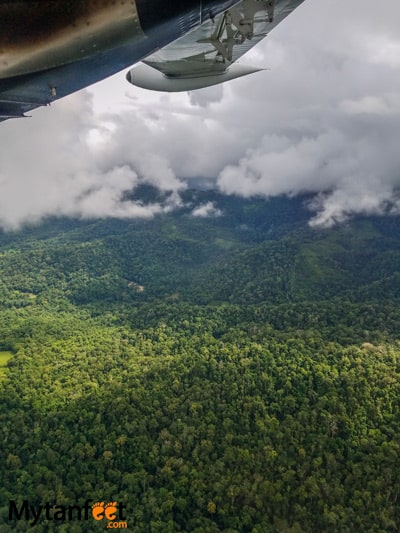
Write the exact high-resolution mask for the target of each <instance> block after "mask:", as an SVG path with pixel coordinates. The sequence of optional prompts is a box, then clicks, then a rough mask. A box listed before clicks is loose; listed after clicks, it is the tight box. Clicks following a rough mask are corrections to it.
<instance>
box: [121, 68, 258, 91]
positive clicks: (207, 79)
mask: <svg viewBox="0 0 400 533" xmlns="http://www.w3.org/2000/svg"><path fill="white" fill-rule="evenodd" d="M261 70H264V69H262V68H259V67H251V66H249V65H240V64H236V63H235V64H233V65H231V66H230V67H228V68H227V70H225V71H223V72H221V73H214V74H209V75H203V76H195V77H185V78H184V77H172V76H165V75H164V74H163V73H162V72H160V71H159V70H157V69H155V68H153V67H150V66H149V65H146V64H145V63H140V64H139V65H138V66H136V67H134V68H132V69H131V70H130V71H129V72H128V73H127V75H126V79H127V80H128V81H129V83H132V85H136V87H141V88H142V89H149V90H151V91H162V92H169V93H170V92H180V91H193V90H196V89H203V88H204V87H211V86H212V85H218V84H219V83H224V82H225V81H229V80H234V79H235V78H240V77H242V76H247V75H248V74H253V73H254V72H260V71H261Z"/></svg>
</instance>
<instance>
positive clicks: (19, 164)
mask: <svg viewBox="0 0 400 533" xmlns="http://www.w3.org/2000/svg"><path fill="white" fill-rule="evenodd" d="M399 16H400V5H399V4H398V2H396V1H395V0H386V3H385V9H380V10H378V9H377V8H376V2H374V1H373V0H353V2H352V3H351V10H350V9H349V4H348V2H346V0H335V1H333V0H318V1H317V0H306V2H305V3H304V4H303V5H302V6H301V7H300V8H299V9H298V10H297V11H296V12H295V13H294V14H293V15H291V16H290V17H289V18H288V19H287V20H286V21H284V22H283V23H282V25H281V26H279V27H278V28H277V29H276V30H275V31H274V32H273V33H272V34H271V35H270V36H269V38H268V39H267V40H266V41H264V42H265V44H262V45H260V46H258V47H257V48H256V49H255V50H254V51H252V52H251V53H250V54H249V55H248V56H247V57H245V58H244V59H243V60H242V61H244V62H247V63H256V64H257V65H261V66H268V67H270V68H271V70H269V71H265V72H262V73H258V74H255V75H253V76H250V77H248V78H243V79H240V80H236V81H233V82H231V83H229V84H226V85H224V86H223V87H216V88H211V89H207V90H203V91H199V92H197V93H191V94H181V95H160V94H157V93H149V92H146V91H142V90H140V89H135V88H133V87H130V86H129V87H128V86H127V85H125V80H124V76H123V74H120V75H118V76H117V77H114V78H112V79H110V80H108V81H105V82H103V83H102V84H99V85H98V86H96V87H94V88H93V90H92V91H90V92H89V91H83V92H80V93H78V94H76V95H72V96H71V97H69V98H67V99H65V100H63V101H60V102H57V103H56V104H54V105H53V106H52V108H51V109H49V108H46V109H41V110H38V111H36V112H34V113H33V118H31V119H26V120H18V121H14V122H11V121H9V122H6V123H4V124H2V125H0V225H2V226H3V227H6V228H7V227H8V228H9V227H18V226H19V225H21V224H23V223H27V222H35V221H38V220H40V219H41V218H42V217H44V216H46V215H51V214H57V215H69V216H79V217H97V216H99V217H106V216H117V217H146V216H153V215H154V214H157V213H159V212H162V211H165V210H169V209H172V208H173V207H174V206H175V205H177V203H179V191H181V190H182V189H184V188H185V178H199V177H200V178H204V179H209V178H218V180H217V184H218V187H219V188H220V190H221V191H222V192H224V193H226V194H237V195H242V196H245V197H249V196H253V195H262V196H274V195H279V194H289V195H293V194H296V193H299V192H305V191H310V192H315V193H317V197H316V200H315V201H314V202H313V204H312V205H311V206H310V209H311V210H312V213H311V214H310V217H312V221H311V223H312V224H315V225H325V226H329V225H332V224H333V223H335V222H338V221H342V220H345V219H346V218H347V217H349V216H351V215H352V214H354V213H379V212H399V210H400V204H399V200H398V197H397V196H396V190H398V189H399V186H400V172H399V170H398V169H399V168H400V150H399V149H398V138H399V137H400V59H399V58H400V37H399V34H398V24H397V21H398V18H399ZM116 84H118V87H121V89H116V87H117V85H116ZM125 92H127V94H125ZM118 95H119V96H118ZM140 183H149V184H152V185H155V186H156V187H158V188H159V189H160V190H162V191H170V195H169V196H168V199H167V201H166V202H165V203H163V204H159V203H157V204H150V205H142V204H141V203H139V202H137V201H134V200H127V199H126V198H127V196H126V193H127V192H129V191H131V190H133V189H134V188H135V187H136V186H137V185H138V184H140ZM212 207H213V209H218V206H212ZM214 214H215V213H214Z"/></svg>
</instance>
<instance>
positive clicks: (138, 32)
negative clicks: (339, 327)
mask: <svg viewBox="0 0 400 533" xmlns="http://www.w3.org/2000/svg"><path fill="white" fill-rule="evenodd" d="M302 2H303V0H241V1H240V2H237V1H236V0H174V2H166V1H165V0H131V1H129V2H126V1H122V0H121V1H120V2H116V1H115V0H102V1H101V2H99V1H98V0H79V1H78V0H76V1H74V2H67V3H66V2H65V1H64V0H52V2H47V1H46V2H42V1H39V0H36V1H35V2H33V1H32V0H18V1H15V2H14V1H13V2H1V0H0V23H1V27H2V30H0V121H2V120H7V119H9V118H18V117H24V116H25V113H27V112H29V111H31V110H32V109H35V108H37V107H40V106H47V105H49V104H51V103H52V102H54V101H56V100H57V99H59V98H62V97H64V96H66V95H68V94H71V93H73V92H75V91H77V90H79V89H82V88H84V87H87V86H89V85H91V84H93V83H95V82H97V81H99V80H101V79H104V78H106V77H108V76H111V75H112V74H115V73H117V72H119V71H121V70H123V69H125V68H127V67H128V66H129V65H133V64H135V63H137V62H138V61H141V60H142V61H143V59H144V62H143V63H140V64H139V66H138V67H137V68H134V69H132V70H130V71H129V72H128V74H127V76H126V77H127V79H128V81H130V82H131V83H133V84H136V85H138V86H140V87H145V88H147V89H154V90H161V91H177V90H178V91H187V90H192V89H198V88H201V87H207V86H209V85H213V84H216V83H221V82H224V81H227V80H229V79H233V78H236V77H239V76H243V75H245V74H249V73H251V72H255V71H257V70H260V69H258V68H254V67H248V66H245V65H243V64H239V63H236V61H237V59H239V58H240V57H241V56H242V55H243V54H245V53H246V52H247V51H248V50H249V49H250V48H252V47H253V46H254V45H256V44H257V43H258V42H259V41H260V40H261V39H263V38H264V37H265V36H266V35H267V34H268V33H269V31H271V30H272V29H273V28H274V27H275V26H277V25H278V24H279V23H280V22H281V21H282V20H283V19H284V18H285V17H286V16H287V15H289V14H290V13H291V12H292V11H293V10H294V9H295V8H296V7H297V6H299V5H300V4H301V3H302ZM155 50H157V52H154V51H155Z"/></svg>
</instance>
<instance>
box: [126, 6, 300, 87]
mask: <svg viewBox="0 0 400 533" xmlns="http://www.w3.org/2000/svg"><path fill="white" fill-rule="evenodd" d="M303 1H304V0H241V1H240V2H238V3H237V4H235V5H234V6H232V7H231V8H229V9H228V10H226V11H225V12H224V13H222V14H220V15H218V16H216V17H214V16H213V15H212V13H210V16H209V17H208V19H207V20H205V21H204V22H203V23H202V24H201V25H200V26H199V27H198V28H196V29H195V30H193V31H192V32H190V33H189V34H187V35H185V36H183V37H181V38H180V39H177V40H176V41H175V42H173V43H171V44H169V45H167V46H166V47H164V48H162V49H161V50H159V51H157V52H156V53H154V54H152V55H150V56H148V57H147V58H146V59H145V61H143V62H142V63H140V64H139V65H138V66H136V67H134V68H132V69H131V70H130V71H129V72H128V74H127V76H126V77H127V80H128V81H129V82H130V83H132V84H133V85H136V86H138V87H142V88H144V89H150V90H156V91H166V92H177V91H188V90H193V89H199V88H202V87H209V86H211V85H216V84H218V83H222V82H224V81H227V80H231V79H234V78H238V77H241V76H245V75H247V74H251V73H253V72H257V71H259V70H262V69H260V68H257V67H251V66H249V65H243V64H235V62H236V61H237V60H238V59H239V58H240V57H242V56H243V55H244V54H245V53H246V52H248V51H249V50H250V49H251V48H253V47H254V46H255V45H256V44H258V43H259V42H260V41H261V40H262V39H264V38H265V37H266V36H267V35H268V33H269V32H270V31H271V30H272V29H273V28H275V27H276V26H277V25H278V24H279V23H280V22H282V20H283V19H285V18H286V17H287V16H288V15H290V13H292V11H294V10H295V9H296V8H297V7H298V6H299V5H300V4H301V3H302V2H303Z"/></svg>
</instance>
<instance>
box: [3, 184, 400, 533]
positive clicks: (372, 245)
mask: <svg viewBox="0 0 400 533" xmlns="http://www.w3.org/2000/svg"><path fill="white" fill-rule="evenodd" d="M141 194H142V197H143V199H144V200H150V201H151V200H152V199H154V195H155V194H156V193H155V191H153V190H151V189H143V190H142V191H141ZM309 200H310V198H308V197H299V198H293V199H287V198H278V199H274V200H269V201H267V200H263V199H250V200H243V199H238V198H234V197H225V196H222V195H219V194H218V193H216V192H213V191H188V192H187V193H185V195H184V202H183V206H182V207H181V208H180V209H178V210H176V211H174V212H171V213H168V214H164V215H162V216H158V217H156V218H154V219H153V220H141V221H137V220H136V221H121V220H97V221H76V220H67V219H51V220H48V221H47V222H46V223H44V224H42V225H40V226H38V227H32V228H28V229H25V230H23V231H20V232H17V233H3V234H1V235H0V365H2V364H3V366H2V367H1V368H0V371H1V372H0V420H1V423H0V442H1V448H2V455H3V457H4V460H3V461H2V463H1V466H0V479H2V480H4V481H2V484H1V487H0V495H1V499H0V502H1V510H0V532H2V531H4V532H6V531H15V530H16V531H26V530H27V522H26V521H24V520H17V521H16V520H13V521H10V520H9V518H8V511H9V508H8V502H9V500H11V499H12V500H18V501H21V502H22V501H23V500H29V501H30V502H32V503H33V504H35V505H39V504H43V503H45V502H53V503H57V504H60V505H73V504H82V503H83V502H84V501H85V500H86V499H87V498H91V499H93V500H96V501H121V502H124V503H125V504H126V506H127V509H128V510H127V521H128V525H129V529H130V530H132V531H137V532H142V531H149V532H156V531H157V532H158V531H159V532H175V531H196V532H206V533H207V532H213V531H226V532H236V531H238V532H247V531H248V532H260V533H261V532H262V533H264V532H268V531H270V532H278V531H279V532H280V531H282V532H286V531H291V532H301V531H304V532H313V531H315V532H322V531H349V532H353V531H376V532H381V531H398V530H399V529H400V514H399V509H398V494H399V490H400V473H399V469H398V460H399V451H400V447H399V444H398V443H399V438H400V414H399V413H400V411H399V402H400V396H399V392H400V391H399V387H400V381H399V378H400V366H399V357H400V344H399V335H400V333H399V332H400V314H399V310H400V274H399V266H400V232H399V229H400V217H395V216H392V217H368V218H361V217H360V218H357V219H355V220H353V221H351V222H348V223H347V224H344V225H340V226H337V227H334V228H331V229H318V230H316V229H311V228H310V227H308V225H307V221H308V219H309V217H310V213H309V211H308V210H307V208H306V204H307V202H308V201H309ZM209 203H212V206H213V208H214V211H212V210H211V212H214V215H218V216H210V217H200V216H193V210H194V209H195V208H196V207H197V206H202V205H203V206H204V205H206V204H209ZM217 209H218V210H219V211H217ZM5 365H6V366H5ZM99 526H101V524H99V523H96V522H94V521H93V520H92V521H91V522H87V523H83V524H81V523H79V522H76V523H73V524H71V523H63V522H62V521H60V522H54V521H50V522H49V521H47V522H46V520H44V521H43V520H40V521H39V522H38V524H37V525H34V526H30V529H29V530H30V531H34V532H35V531H37V532H44V531H66V532H70V531H71V532H74V531H76V532H79V531H97V530H98V529H99ZM101 528H104V524H103V525H102V527H100V529H101Z"/></svg>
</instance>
